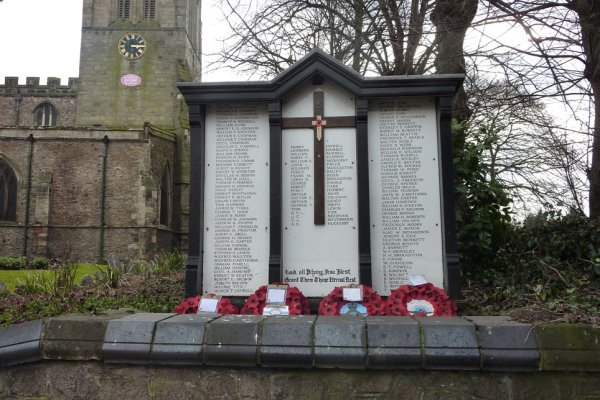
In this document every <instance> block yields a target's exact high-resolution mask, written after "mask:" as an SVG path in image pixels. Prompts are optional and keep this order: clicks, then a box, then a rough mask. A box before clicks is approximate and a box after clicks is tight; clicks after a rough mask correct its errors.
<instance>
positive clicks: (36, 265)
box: [29, 257, 50, 269]
mask: <svg viewBox="0 0 600 400" xmlns="http://www.w3.org/2000/svg"><path fill="white" fill-rule="evenodd" d="M49 266H50V260H48V259H47V258H46V257H36V258H34V259H33V260H31V261H29V269H47V268H48V267H49Z"/></svg>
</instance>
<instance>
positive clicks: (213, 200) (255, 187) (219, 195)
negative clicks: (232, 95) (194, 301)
mask: <svg viewBox="0 0 600 400" xmlns="http://www.w3.org/2000/svg"><path fill="white" fill-rule="evenodd" d="M205 171H206V172H205V174H206V182H205V192H204V218H205V219H204V249H203V250H204V254H203V264H204V279H203V291H204V293H207V292H216V293H219V294H221V295H242V294H243V295H247V294H251V293H253V292H254V291H255V290H256V288H257V287H259V286H260V285H264V284H266V283H268V270H269V118H268V113H267V108H266V105H255V104H235V103H234V104H231V103H229V104H217V105H209V106H207V110H206V166H205Z"/></svg>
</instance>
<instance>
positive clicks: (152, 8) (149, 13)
mask: <svg viewBox="0 0 600 400" xmlns="http://www.w3.org/2000/svg"><path fill="white" fill-rule="evenodd" d="M144 18H145V19H154V18H156V0H144Z"/></svg>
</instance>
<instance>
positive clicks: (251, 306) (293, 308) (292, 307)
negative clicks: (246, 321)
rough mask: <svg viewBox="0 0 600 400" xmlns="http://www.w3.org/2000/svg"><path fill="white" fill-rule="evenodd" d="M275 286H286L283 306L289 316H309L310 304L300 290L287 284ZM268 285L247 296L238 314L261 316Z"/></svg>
mask: <svg viewBox="0 0 600 400" xmlns="http://www.w3.org/2000/svg"><path fill="white" fill-rule="evenodd" d="M273 285H277V286H287V290H286V295H285V304H286V305H287V306H288V310H289V314H290V315H309V314H310V304H309V302H308V299H307V298H306V297H304V295H303V294H302V292H301V291H300V289H298V288H297V287H294V286H290V285H288V284H287V283H274V284H273ZM268 288H269V286H268V285H263V286H261V287H259V288H258V289H257V290H256V291H255V292H254V293H253V294H251V295H250V296H248V298H247V299H246V301H245V302H244V305H243V306H242V309H241V311H240V314H247V315H262V313H263V309H264V308H265V305H266V301H267V289H268Z"/></svg>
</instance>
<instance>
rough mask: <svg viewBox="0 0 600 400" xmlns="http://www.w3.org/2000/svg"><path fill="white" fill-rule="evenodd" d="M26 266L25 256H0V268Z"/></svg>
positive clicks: (21, 267)
mask: <svg viewBox="0 0 600 400" xmlns="http://www.w3.org/2000/svg"><path fill="white" fill-rule="evenodd" d="M26 266H27V258H25V257H12V256H0V269H8V270H10V269H24V268H25V267H26Z"/></svg>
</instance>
